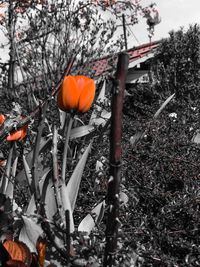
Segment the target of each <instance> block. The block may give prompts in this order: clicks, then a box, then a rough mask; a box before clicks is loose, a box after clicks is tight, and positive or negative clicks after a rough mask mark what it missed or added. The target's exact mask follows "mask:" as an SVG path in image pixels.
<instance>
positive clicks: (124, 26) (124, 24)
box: [122, 14, 128, 50]
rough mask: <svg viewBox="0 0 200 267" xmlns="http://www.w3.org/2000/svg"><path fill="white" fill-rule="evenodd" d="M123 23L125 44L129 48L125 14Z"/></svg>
mask: <svg viewBox="0 0 200 267" xmlns="http://www.w3.org/2000/svg"><path fill="white" fill-rule="evenodd" d="M122 24H123V32H124V45H125V50H127V49H128V45H127V36H126V20H125V15H124V14H122Z"/></svg>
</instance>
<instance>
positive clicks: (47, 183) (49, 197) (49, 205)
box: [39, 169, 57, 220]
mask: <svg viewBox="0 0 200 267" xmlns="http://www.w3.org/2000/svg"><path fill="white" fill-rule="evenodd" d="M51 178H52V169H48V170H47V172H46V173H45V174H44V175H43V177H42V178H41V180H40V182H39V188H40V194H41V199H42V202H43V203H44V207H45V213H46V216H47V218H48V219H49V220H53V216H54V215H55V214H56V212H57V204H56V199H55V194H54V187H53V182H52V179H51Z"/></svg>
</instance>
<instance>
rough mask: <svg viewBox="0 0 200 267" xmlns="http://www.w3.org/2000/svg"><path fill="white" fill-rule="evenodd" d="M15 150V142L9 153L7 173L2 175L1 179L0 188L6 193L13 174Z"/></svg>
mask: <svg viewBox="0 0 200 267" xmlns="http://www.w3.org/2000/svg"><path fill="white" fill-rule="evenodd" d="M13 151H14V143H13V144H12V145H11V147H10V151H9V155H8V160H7V163H6V171H5V174H4V175H3V176H2V178H1V181H0V189H1V192H2V193H3V194H5V192H6V189H7V186H8V181H9V178H10V175H11V166H12V158H13Z"/></svg>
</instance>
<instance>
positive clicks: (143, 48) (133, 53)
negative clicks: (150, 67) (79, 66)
mask: <svg viewBox="0 0 200 267" xmlns="http://www.w3.org/2000/svg"><path fill="white" fill-rule="evenodd" d="M159 44H160V41H157V42H152V43H147V44H143V45H140V46H137V47H133V48H131V49H129V50H127V51H126V52H127V53H128V54H129V68H132V67H133V66H135V64H134V63H136V61H138V60H139V59H141V60H139V63H140V62H144V61H146V60H147V59H148V58H149V57H148V55H149V54H152V53H153V52H155V49H156V48H157V47H158V46H159ZM114 56H115V61H116V62H117V55H114ZM112 58H113V55H108V56H106V57H103V58H100V59H97V60H94V61H93V63H92V65H93V66H92V70H93V71H94V76H95V77H99V76H100V75H106V74H108V72H109V71H110V70H111V69H112V68H113V66H111V59H112ZM131 63H132V64H131Z"/></svg>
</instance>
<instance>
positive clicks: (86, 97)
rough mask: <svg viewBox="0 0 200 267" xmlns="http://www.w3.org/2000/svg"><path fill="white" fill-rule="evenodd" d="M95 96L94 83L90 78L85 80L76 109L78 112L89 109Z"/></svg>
mask: <svg viewBox="0 0 200 267" xmlns="http://www.w3.org/2000/svg"><path fill="white" fill-rule="evenodd" d="M94 97H95V83H94V81H93V80H92V79H89V81H87V82H86V84H85V86H84V88H83V90H82V92H81V95H80V98H79V103H78V110H79V111H80V112H83V113H84V112H86V111H88V110H89V109H90V107H91V105H92V102H93V100H94Z"/></svg>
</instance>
